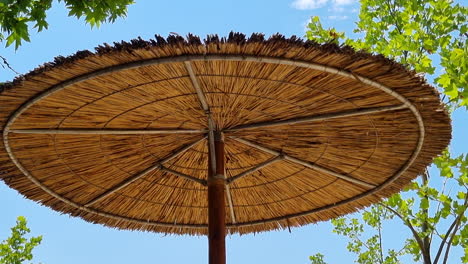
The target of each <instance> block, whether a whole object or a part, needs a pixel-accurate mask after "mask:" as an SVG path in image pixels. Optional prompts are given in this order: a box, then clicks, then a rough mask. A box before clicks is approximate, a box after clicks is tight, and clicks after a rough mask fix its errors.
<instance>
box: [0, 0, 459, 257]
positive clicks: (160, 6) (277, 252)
mask: <svg viewBox="0 0 468 264" xmlns="http://www.w3.org/2000/svg"><path fill="white" fill-rule="evenodd" d="M358 8H359V7H358V4H357V3H356V1H353V0H297V1H294V0H281V1H268V0H255V1H252V0H250V1H245V0H236V1H223V0H217V1H215V0H210V1H182V0H172V1H155V0H137V3H136V4H134V5H132V6H130V8H129V12H128V17H127V18H125V19H119V20H118V21H116V22H115V23H114V24H105V25H103V26H101V27H100V28H99V29H92V30H91V29H90V28H89V27H88V26H86V25H85V24H84V22H83V21H78V20H76V19H74V18H68V17H67V12H66V11H65V9H64V7H63V6H62V4H57V5H56V7H54V8H53V9H52V10H51V11H50V12H49V13H48V15H49V22H50V28H49V30H47V31H44V32H41V33H39V34H35V33H34V34H32V36H31V43H25V44H24V45H23V46H22V47H21V48H20V49H19V50H18V51H14V49H12V48H9V49H6V50H5V49H3V50H2V52H1V53H0V54H1V55H2V56H4V57H6V58H8V60H9V62H10V64H11V65H12V66H13V67H14V68H15V69H16V70H17V71H18V72H20V73H25V72H28V71H29V70H31V69H33V68H34V67H36V66H38V65H40V64H42V63H44V62H47V61H51V60H52V59H53V58H54V57H55V56H58V55H70V54H72V53H74V52H76V51H77V50H83V49H92V48H93V47H95V46H97V45H99V44H101V43H103V42H109V43H111V42H113V41H120V40H130V39H132V38H136V37H138V36H141V37H142V38H144V39H148V38H152V37H153V36H154V34H161V35H163V36H167V35H168V34H169V32H177V33H178V34H180V35H185V34H187V33H189V32H191V33H194V34H197V35H200V36H205V35H206V34H213V33H216V34H219V35H221V36H225V35H227V34H228V33H229V32H230V31H239V32H244V33H246V34H250V33H252V32H262V33H265V34H266V35H271V34H274V33H277V32H279V33H281V34H284V35H286V36H290V35H298V36H303V35H304V31H305V26H306V24H307V21H308V19H309V18H310V16H315V15H318V16H320V17H321V18H322V20H323V22H324V24H325V25H326V26H335V27H337V28H338V29H339V30H343V31H347V32H349V31H350V30H351V29H352V27H353V21H355V20H356V16H357V12H358ZM14 76H15V74H14V73H12V72H10V71H6V70H2V69H0V81H7V80H11V79H12V78H14ZM467 123H468V118H467V115H466V113H463V112H461V111H458V112H457V113H456V114H455V118H454V121H453V124H454V127H455V131H454V141H453V143H455V144H453V150H454V152H456V153H461V152H462V151H463V150H466V148H467V146H468V143H467V141H466V139H464V137H463V133H464V131H465V132H466V129H467V127H466V125H464V124H467ZM0 204H1V210H0V212H1V216H0V240H2V239H4V238H6V236H7V235H8V234H9V227H11V226H13V225H14V222H15V219H16V216H18V215H24V216H26V217H27V219H28V221H29V226H30V227H31V229H32V231H33V234H35V235H43V237H44V238H43V243H42V245H41V246H39V247H38V248H37V249H36V250H35V262H36V263H37V262H42V263H45V264H63V263H67V264H75V263H80V264H83V263H114V264H121V263H207V239H206V237H189V236H164V235H161V234H155V233H142V232H130V231H119V230H115V229H110V228H105V227H102V226H100V225H94V224H90V223H87V222H84V221H83V220H81V219H77V218H71V217H69V216H66V215H60V214H59V213H56V212H54V211H52V210H50V209H48V208H46V207H43V206H40V205H38V204H37V203H35V202H32V201H29V200H26V199H24V198H22V197H21V196H20V195H18V194H17V192H16V191H14V190H11V189H9V188H7V187H6V186H5V185H4V184H0ZM291 231H292V232H291V233H289V232H288V231H287V230H285V231H277V232H269V233H261V234H256V235H244V236H237V235H235V236H231V237H228V238H227V248H228V250H227V258H228V263H244V264H250V263H269V264H277V263H278V264H279V263H309V261H308V256H309V255H311V254H313V253H316V252H321V253H323V254H324V255H326V256H327V259H328V260H329V262H330V263H351V262H352V255H350V254H349V253H347V252H346V248H345V246H346V244H345V241H344V240H343V239H341V238H340V237H338V236H336V235H334V234H332V232H331V225H330V224H328V223H319V224H314V225H308V226H305V227H302V228H294V229H292V230H291ZM405 232H406V230H404V229H401V230H400V229H394V230H393V232H392V235H391V236H390V238H389V241H390V242H389V243H394V241H397V239H398V238H399V237H402V236H403V235H404V234H405Z"/></svg>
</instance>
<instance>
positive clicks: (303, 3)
mask: <svg viewBox="0 0 468 264" xmlns="http://www.w3.org/2000/svg"><path fill="white" fill-rule="evenodd" d="M327 2H328V0H296V1H294V2H293V3H292V6H293V7H294V8H296V9H300V10H306V9H317V8H320V7H322V6H324V5H326V4H327Z"/></svg>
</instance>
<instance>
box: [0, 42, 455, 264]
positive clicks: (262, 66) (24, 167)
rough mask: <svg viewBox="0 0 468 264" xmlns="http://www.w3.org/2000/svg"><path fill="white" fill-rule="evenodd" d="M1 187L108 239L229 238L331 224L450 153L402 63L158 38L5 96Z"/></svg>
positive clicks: (433, 98)
mask: <svg viewBox="0 0 468 264" xmlns="http://www.w3.org/2000/svg"><path fill="white" fill-rule="evenodd" d="M0 126H1V128H2V131H3V141H2V144H0V168H1V174H0V177H1V178H3V180H4V181H5V182H6V184H8V185H9V186H11V187H12V188H14V189H17V190H18V191H19V192H20V193H22V194H23V195H25V196H26V197H28V198H30V199H32V200H35V201H38V202H40V203H42V204H44V205H46V206H49V207H51V208H53V209H54V210H57V211H60V212H64V213H67V214H70V215H73V216H79V217H81V218H83V219H85V220H86V221H90V222H93V223H100V224H103V225H106V226H110V227H116V228H121V229H132V230H148V231H155V232H163V233H175V234H193V235H198V234H208V237H209V248H210V253H209V254H210V263H225V246H224V245H225V244H224V243H225V242H224V240H225V234H226V232H228V233H250V232H261V231H266V230H272V229H278V228H289V227H291V226H301V225H304V224H308V223H313V222H317V221H323V220H328V219H330V218H334V217H337V216H340V215H343V214H346V213H350V212H353V211H356V210H357V209H359V208H363V207H365V206H368V205H370V204H372V203H374V202H376V201H379V200H381V199H382V198H384V197H387V196H389V195H391V194H392V193H395V192H398V191H399V190H400V189H401V188H402V187H403V186H404V185H405V184H407V183H408V182H409V181H410V180H412V179H414V178H415V177H416V176H417V175H418V173H420V172H421V171H423V169H424V168H425V167H426V166H427V165H429V164H430V163H431V160H432V158H433V157H434V156H436V155H438V154H439V153H440V152H441V151H442V150H443V149H444V148H445V147H446V146H447V144H448V142H449V140H450V133H451V128H450V120H449V117H448V115H447V113H446V111H445V110H444V107H443V105H441V103H440V101H439V97H438V93H437V92H436V90H435V89H434V88H432V87H431V86H429V85H427V84H426V83H425V82H424V81H423V80H422V79H421V78H420V77H418V76H416V75H415V74H414V73H413V72H410V71H408V70H406V69H405V68H404V67H402V66H401V65H399V64H397V63H395V62H393V61H391V60H388V59H385V58H383V57H382V56H376V55H371V54H367V53H363V52H355V51H354V50H352V49H350V48H347V47H338V46H336V45H333V44H327V45H318V44H316V43H313V42H304V41H302V40H301V39H298V38H295V37H293V38H290V39H285V38H284V37H282V36H279V35H275V36H272V37H270V38H269V39H264V37H263V35H260V34H254V35H252V36H251V37H250V38H248V39H246V38H245V36H244V35H242V34H234V33H232V34H231V35H230V36H229V37H228V38H226V39H219V38H218V37H217V36H209V37H208V38H207V39H206V40H205V41H204V42H202V41H200V39H199V38H198V37H195V36H188V37H187V39H184V38H181V37H178V36H170V37H169V38H168V39H167V40H166V39H163V38H161V37H159V36H157V37H156V40H151V41H143V40H141V39H138V40H134V41H131V42H130V43H127V42H122V43H115V45H114V46H109V45H104V46H100V47H98V48H96V52H95V53H92V52H89V51H80V52H78V53H76V54H75V55H73V56H71V57H58V58H57V59H56V60H55V61H54V62H52V63H48V64H45V65H43V66H42V67H39V68H37V69H35V70H34V71H32V72H30V73H28V74H26V75H25V76H22V77H19V78H17V79H16V80H15V81H13V82H11V83H7V84H4V85H3V86H2V87H1V93H0Z"/></svg>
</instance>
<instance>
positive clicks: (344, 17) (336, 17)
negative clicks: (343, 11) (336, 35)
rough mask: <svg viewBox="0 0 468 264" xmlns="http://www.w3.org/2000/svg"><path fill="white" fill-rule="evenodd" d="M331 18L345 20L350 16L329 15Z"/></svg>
mask: <svg viewBox="0 0 468 264" xmlns="http://www.w3.org/2000/svg"><path fill="white" fill-rule="evenodd" d="M328 18H329V19H331V20H345V19H348V16H328Z"/></svg>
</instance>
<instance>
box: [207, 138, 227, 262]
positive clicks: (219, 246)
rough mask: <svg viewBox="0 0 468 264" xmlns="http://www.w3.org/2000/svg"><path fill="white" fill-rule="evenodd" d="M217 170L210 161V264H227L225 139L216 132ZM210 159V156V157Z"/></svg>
mask: <svg viewBox="0 0 468 264" xmlns="http://www.w3.org/2000/svg"><path fill="white" fill-rule="evenodd" d="M214 142H215V147H214V151H215V155H214V156H215V157H216V169H215V171H213V170H212V169H211V168H212V167H211V165H210V162H211V158H209V159H210V160H209V161H208V246H209V253H208V255H209V264H226V240H225V239H226V212H225V205H224V189H225V183H226V181H225V177H224V162H225V160H224V139H223V136H222V134H221V133H219V132H215V134H214ZM208 157H210V155H208Z"/></svg>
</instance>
